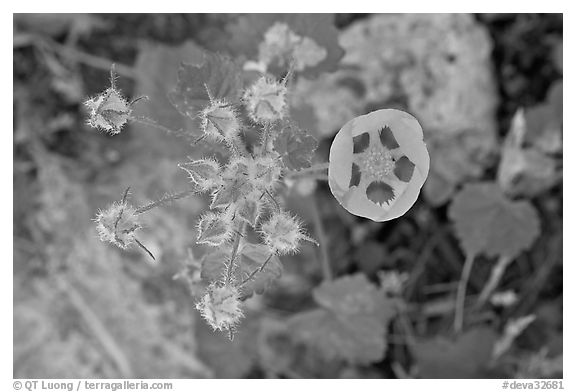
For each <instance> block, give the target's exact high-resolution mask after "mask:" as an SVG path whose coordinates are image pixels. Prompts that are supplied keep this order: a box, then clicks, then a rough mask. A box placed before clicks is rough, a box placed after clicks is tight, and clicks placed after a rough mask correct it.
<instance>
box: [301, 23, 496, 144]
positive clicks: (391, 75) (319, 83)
mask: <svg viewBox="0 0 576 392" xmlns="http://www.w3.org/2000/svg"><path fill="white" fill-rule="evenodd" d="M340 44H341V45H342V46H343V47H344V49H345V50H346V55H345V56H344V58H343V59H342V63H341V64H342V69H341V70H340V71H338V72H336V73H334V74H331V75H326V76H323V77H321V78H319V79H318V80H316V81H307V80H302V79H301V80H299V81H298V84H297V86H296V87H297V90H298V93H299V94H298V93H296V94H295V95H296V96H297V97H296V98H295V99H296V100H297V101H298V100H308V101H309V102H310V103H312V104H313V106H314V108H315V110H316V115H317V117H318V120H319V132H320V133H321V134H324V135H330V134H332V133H334V132H335V131H337V130H338V129H339V128H340V127H341V126H342V125H343V124H344V123H345V122H346V121H348V120H350V119H351V118H352V117H354V116H356V115H359V114H363V111H365V110H367V108H368V107H369V106H372V108H376V107H378V108H380V107H385V106H397V107H398V106H399V107H400V108H401V109H404V110H408V111H409V112H411V113H412V114H414V115H415V116H416V117H417V118H418V119H419V120H420V121H421V122H422V125H423V126H424V129H428V130H430V129H434V131H435V132H440V133H454V132H458V131H460V130H462V129H480V130H482V131H485V132H488V133H491V132H493V131H494V128H495V122H494V109H495V106H496V103H497V98H496V89H495V85H494V78H493V75H492V64H491V62H490V52H491V50H492V43H491V41H490V37H489V35H488V32H487V31H486V30H485V29H484V28H483V27H482V26H481V25H479V24H477V23H476V22H475V21H474V19H473V17H472V16H470V15H464V14H450V15H443V14H434V15H425V14H406V15H376V16H373V17H371V18H368V19H364V20H361V21H359V22H357V23H354V24H352V25H351V26H350V27H349V28H348V29H347V30H345V31H343V33H342V35H341V37H340ZM297 103H298V102H297ZM333 105H338V110H336V111H334V110H330V108H331V107H332V106H333Z"/></svg>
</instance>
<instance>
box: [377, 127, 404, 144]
mask: <svg viewBox="0 0 576 392" xmlns="http://www.w3.org/2000/svg"><path fill="white" fill-rule="evenodd" d="M378 133H379V134H380V143H382V145H383V146H384V147H386V148H388V149H389V150H393V149H395V148H398V147H400V146H399V145H398V142H397V141H396V138H395V137H394V134H393V133H392V130H391V129H390V127H388V126H386V127H384V128H382V129H381V130H379V131H378Z"/></svg>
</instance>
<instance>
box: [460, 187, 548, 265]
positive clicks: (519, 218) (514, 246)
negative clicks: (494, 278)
mask: <svg viewBox="0 0 576 392" xmlns="http://www.w3.org/2000/svg"><path fill="white" fill-rule="evenodd" d="M449 216H450V219H451V220H452V221H453V222H454V225H455V230H456V236H457V237H458V239H459V240H460V243H461V245H462V248H463V249H464V251H465V252H466V253H467V254H468V255H470V256H476V255H479V254H485V255H486V256H506V257H512V258H514V257H516V256H518V254H519V253H520V252H521V251H523V250H525V249H528V248H529V247H530V246H531V245H532V243H533V242H534V240H535V239H536V237H538V235H539V234H540V222H539V219H538V214H537V212H536V210H535V209H534V207H533V206H532V205H531V204H530V203H528V202H527V201H511V200H509V199H508V198H506V196H504V194H503V193H502V191H501V190H500V188H499V187H498V186H497V185H496V184H494V183H475V184H469V185H467V186H465V187H464V188H463V189H462V190H461V191H460V192H459V193H458V194H457V195H456V196H455V197H454V200H453V201H452V204H451V205H450V210H449Z"/></svg>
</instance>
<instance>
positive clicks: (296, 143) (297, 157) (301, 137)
mask: <svg viewBox="0 0 576 392" xmlns="http://www.w3.org/2000/svg"><path fill="white" fill-rule="evenodd" d="M317 147H318V142H317V141H316V139H315V138H314V137H313V136H311V135H310V134H308V133H307V132H305V131H303V130H301V129H300V128H298V127H296V126H295V125H292V124H284V125H282V126H281V130H280V132H279V134H278V135H277V136H276V138H275V139H274V150H275V151H276V152H277V153H278V154H280V157H281V158H282V162H284V164H285V165H286V166H287V167H288V168H289V169H291V170H300V169H304V168H307V167H310V165H311V162H312V158H313V157H314V151H316V148H317Z"/></svg>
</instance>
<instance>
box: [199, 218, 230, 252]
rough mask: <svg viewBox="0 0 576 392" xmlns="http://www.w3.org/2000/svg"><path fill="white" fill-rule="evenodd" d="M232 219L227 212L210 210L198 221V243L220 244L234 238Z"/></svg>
mask: <svg viewBox="0 0 576 392" xmlns="http://www.w3.org/2000/svg"><path fill="white" fill-rule="evenodd" d="M232 234H233V231H232V219H231V217H230V216H229V214H227V213H226V212H223V213H220V214H216V213H214V212H208V213H206V214H204V215H202V217H201V218H200V220H199V221H198V238H197V240H196V243H198V244H206V245H211V246H220V245H222V244H224V243H225V242H226V241H228V240H230V238H232Z"/></svg>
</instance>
